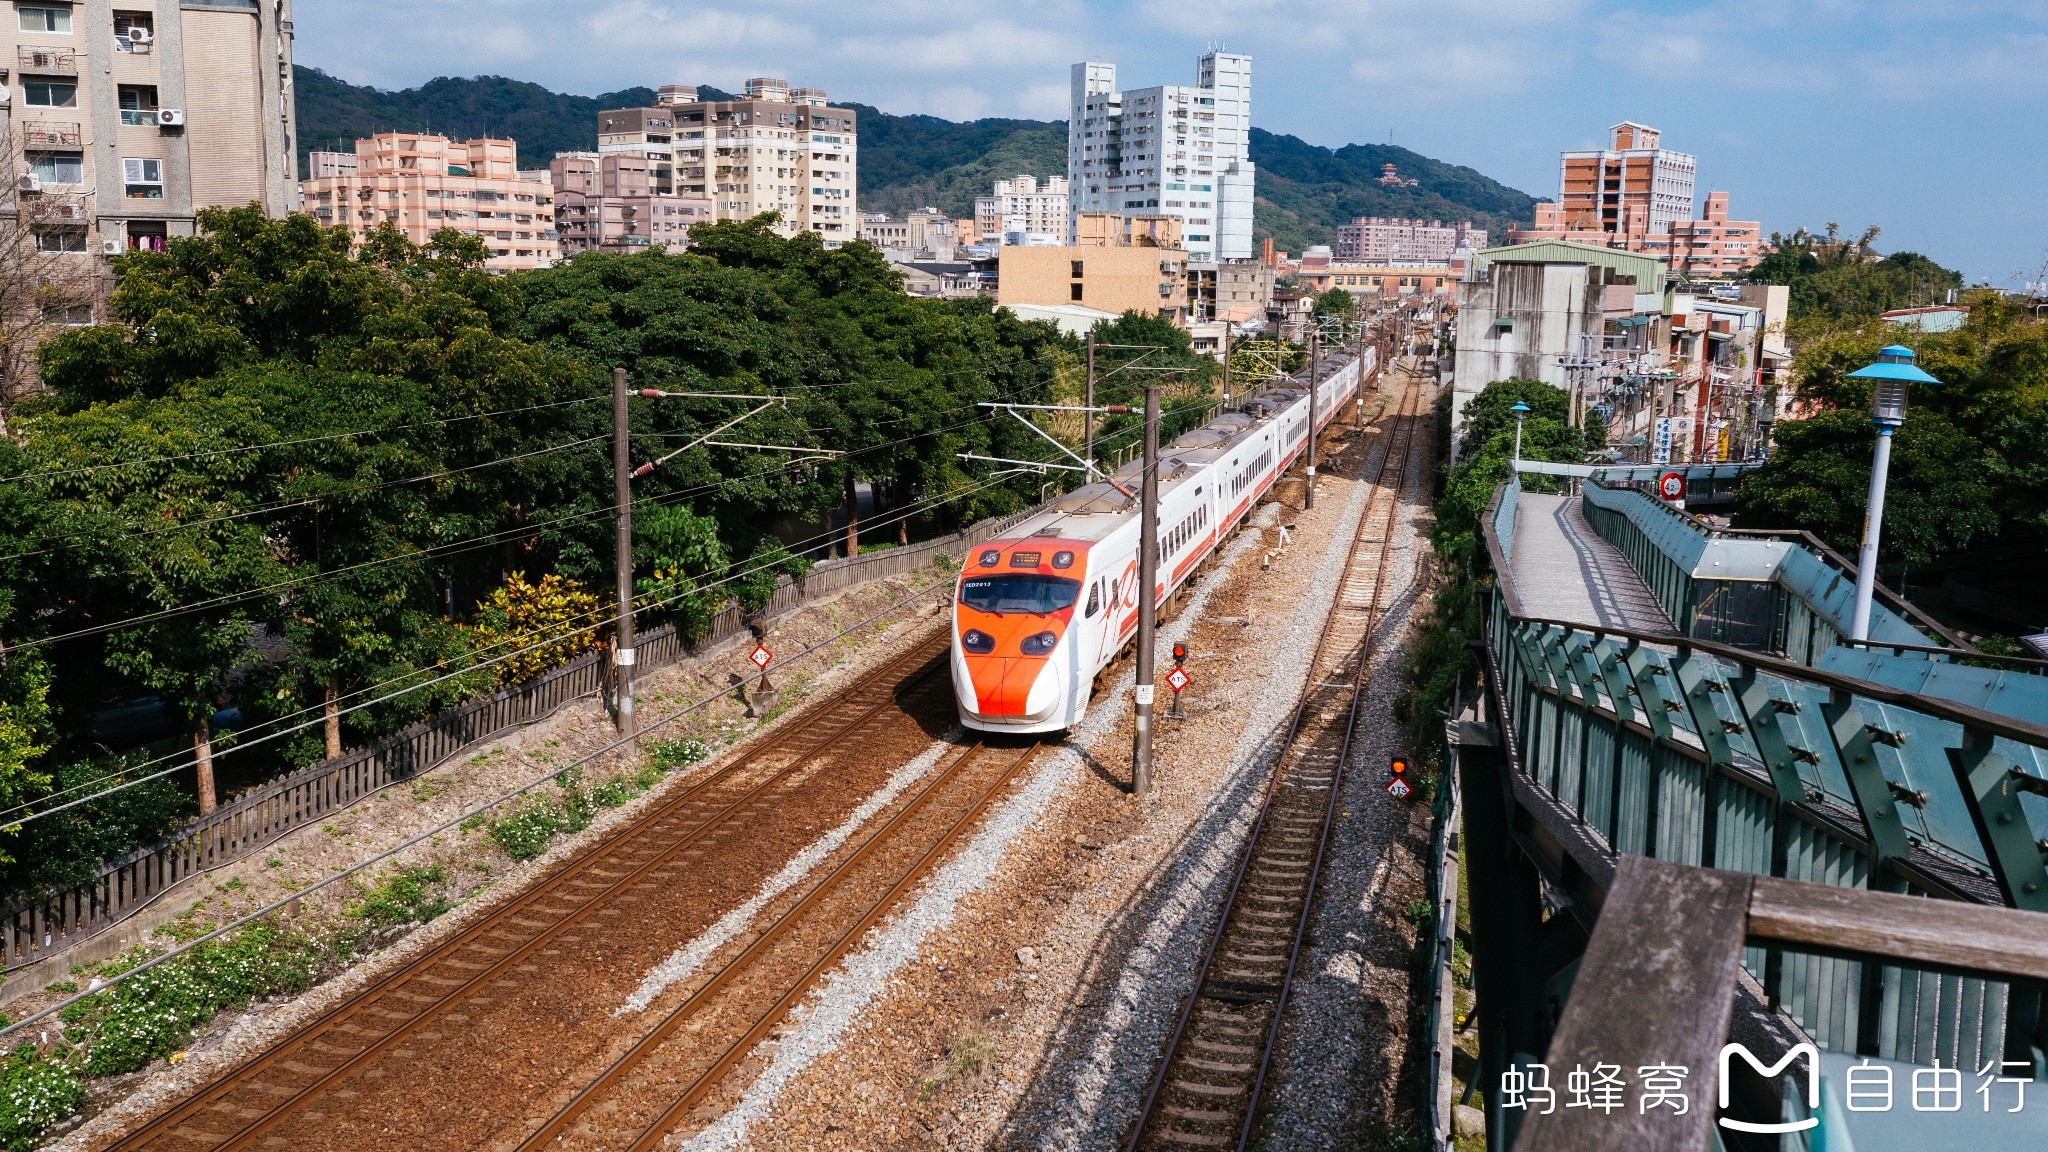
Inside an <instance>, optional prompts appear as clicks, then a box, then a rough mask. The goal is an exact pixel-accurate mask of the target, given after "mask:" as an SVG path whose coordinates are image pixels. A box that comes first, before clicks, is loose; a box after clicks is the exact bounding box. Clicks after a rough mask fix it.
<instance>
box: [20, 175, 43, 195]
mask: <svg viewBox="0 0 2048 1152" xmlns="http://www.w3.org/2000/svg"><path fill="white" fill-rule="evenodd" d="M14 186H15V187H16V188H18V189H20V190H21V191H23V192H41V191H42V190H43V178H42V177H40V176H38V175H36V174H35V173H33V172H24V173H22V177H21V179H20V180H18V181H16V182H15V185H14Z"/></svg>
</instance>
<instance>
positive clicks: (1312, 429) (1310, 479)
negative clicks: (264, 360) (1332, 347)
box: [1301, 326, 1322, 512]
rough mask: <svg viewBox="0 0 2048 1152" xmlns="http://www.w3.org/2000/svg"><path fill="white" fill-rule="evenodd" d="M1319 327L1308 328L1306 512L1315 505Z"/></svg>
mask: <svg viewBox="0 0 2048 1152" xmlns="http://www.w3.org/2000/svg"><path fill="white" fill-rule="evenodd" d="M1321 335H1322V332H1321V330H1320V329H1318V328H1316V327H1313V326H1311V327H1310V328H1309V330H1308V448H1307V449H1306V451H1307V452H1308V456H1307V457H1306V458H1307V460H1308V470H1307V472H1306V474H1305V475H1306V478H1305V479H1304V480H1303V482H1302V485H1301V509H1302V511H1304V512H1306V511H1308V510H1309V509H1311V508H1314V507H1315V506H1316V377H1317V376H1318V375H1320V373H1319V371H1318V369H1319V368H1320V367H1321V365H1320V364H1319V363H1318V362H1317V361H1316V355H1317V353H1319V352H1321V351H1322V344H1321V342H1320V340H1319V337H1320V336H1321Z"/></svg>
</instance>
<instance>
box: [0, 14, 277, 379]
mask: <svg viewBox="0 0 2048 1152" xmlns="http://www.w3.org/2000/svg"><path fill="white" fill-rule="evenodd" d="M7 9H8V10H7V11H5V12H0V40H5V41H7V43H6V44H5V45H0V54H4V55H0V143H4V144H5V145H6V147H5V151H4V154H5V157H6V163H7V168H8V170H7V171H6V172H5V173H4V181H0V248H4V249H5V252H4V254H0V260H4V261H5V263H6V267H5V269H4V271H0V280H4V281H6V283H4V284H0V408H4V405H5V403H6V402H7V401H8V399H9V398H11V397H13V396H15V395H18V394H20V393H21V392H22V391H23V390H24V389H26V388H28V387H30V386H32V385H33V383H34V372H33V368H32V353H33V350H34V347H35V344H36V342H37V341H39V340H40V339H41V338H42V336H43V335H44V334H46V333H45V331H44V330H45V328H48V327H53V326H60V325H64V324H84V323H91V322H92V321H93V320H94V319H96V318H101V316H102V314H101V312H100V307H101V305H100V298H101V297H102V296H103V295H104V292H105V289H106V287H107V285H108V283H109V276H108V272H107V266H106V264H105V259H106V257H108V256H111V255H115V254H118V253H121V252H124V251H132V250H136V249H159V248H162V247H163V246H164V242H165V240H166V239H167V238H169V237H173V236H189V235H191V234H192V231H193V227H194V221H193V217H194V214H195V213H196V212H197V211H198V210H199V209H201V208H207V207H239V206H241V205H244V204H248V203H250V202H252V201H253V202H255V203H257V204H260V205H262V206H263V207H264V209H265V210H266V211H268V212H270V213H272V214H273V215H283V214H285V213H286V212H289V211H291V210H292V209H293V208H294V207H296V206H297V204H298V191H297V177H296V175H295V174H294V166H293V158H294V155H295V153H296V151H297V143H296V141H295V139H294V130H293V122H292V92H291V73H292V5H291V0H266V2H264V3H260V4H259V3H253V2H251V3H240V2H233V3H231V2H229V0H216V2H210V3H196V2H188V3H181V4H158V3H148V2H145V0H125V2H124V0H113V2H112V3H107V2H104V0H90V2H80V3H73V2H71V0H19V2H17V3H13V4H10V5H7ZM46 319H47V321H48V323H45V320H46Z"/></svg>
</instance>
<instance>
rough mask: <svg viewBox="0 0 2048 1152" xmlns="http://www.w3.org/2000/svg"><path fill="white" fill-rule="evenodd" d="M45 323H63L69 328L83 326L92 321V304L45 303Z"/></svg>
mask: <svg viewBox="0 0 2048 1152" xmlns="http://www.w3.org/2000/svg"><path fill="white" fill-rule="evenodd" d="M43 323H45V324H62V325H64V326H65V327H67V328H83V327H85V326H86V325H88V324H91V323H92V305H90V304H45V305H43Z"/></svg>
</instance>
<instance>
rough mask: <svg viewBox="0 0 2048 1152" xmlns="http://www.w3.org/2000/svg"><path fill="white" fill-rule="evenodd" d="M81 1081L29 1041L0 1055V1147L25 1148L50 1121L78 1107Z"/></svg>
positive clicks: (12, 1150) (82, 1088) (25, 1150)
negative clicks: (3, 1055)
mask: <svg viewBox="0 0 2048 1152" xmlns="http://www.w3.org/2000/svg"><path fill="white" fill-rule="evenodd" d="M84 1100H85V1084H84V1082H83V1081H81V1080H80V1079H79V1078H78V1076H77V1074H76V1073H74V1072H73V1071H72V1070H71V1069H70V1068H69V1067H67V1066H66V1065H65V1063H64V1062H62V1061H61V1060H56V1059H52V1058H51V1057H49V1056H46V1055H44V1054H43V1053H42V1052H41V1051H40V1050H38V1049H37V1048H36V1046H35V1045H33V1044H17V1045H15V1046H14V1049H13V1051H11V1052H8V1053H7V1055H6V1056H5V1057H0V1148H4V1149H6V1150H7V1152H28V1149H31V1148H34V1147H35V1146H36V1144H37V1142H38V1140H39V1138H40V1137H41V1136H42V1134H43V1131H44V1130H45V1129H47V1128H48V1127H49V1126H50V1125H52V1124H55V1123H57V1122H58V1121H60V1120H62V1119H64V1118H65V1117H67V1116H69V1115H71V1114H72V1113H73V1112H76V1111H78V1106H79V1104H80V1103H82V1102H83V1101H84Z"/></svg>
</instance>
